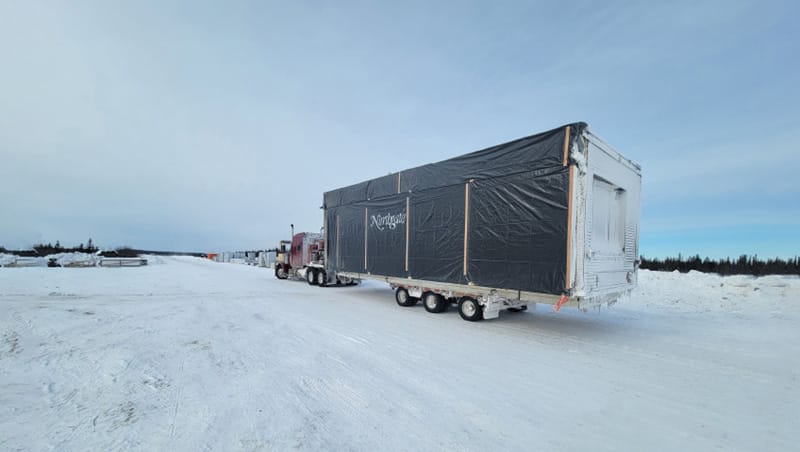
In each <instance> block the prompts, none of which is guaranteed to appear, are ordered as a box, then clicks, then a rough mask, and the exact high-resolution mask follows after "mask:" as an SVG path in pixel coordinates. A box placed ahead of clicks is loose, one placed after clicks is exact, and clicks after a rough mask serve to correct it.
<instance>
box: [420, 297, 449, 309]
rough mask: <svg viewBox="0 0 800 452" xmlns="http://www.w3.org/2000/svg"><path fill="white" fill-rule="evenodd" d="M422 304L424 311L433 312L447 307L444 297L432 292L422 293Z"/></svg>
mask: <svg viewBox="0 0 800 452" xmlns="http://www.w3.org/2000/svg"><path fill="white" fill-rule="evenodd" d="M422 305H423V306H425V310H426V311H428V312H431V313H434V314H438V313H440V312H443V311H444V310H445V309H446V308H447V303H446V302H445V300H444V297H443V296H441V295H439V294H438V293H433V292H426V293H425V294H424V295H422Z"/></svg>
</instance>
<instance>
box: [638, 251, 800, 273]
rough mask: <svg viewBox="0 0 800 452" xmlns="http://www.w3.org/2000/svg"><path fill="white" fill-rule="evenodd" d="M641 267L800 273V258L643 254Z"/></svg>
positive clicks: (711, 271)
mask: <svg viewBox="0 0 800 452" xmlns="http://www.w3.org/2000/svg"><path fill="white" fill-rule="evenodd" d="M639 268H642V269H645V270H656V271H668V272H671V271H675V270H678V271H679V272H681V273H686V272H689V271H690V270H697V271H699V272H703V273H718V274H720V275H755V276H761V275H800V258H798V257H797V256H795V257H793V258H789V259H786V260H784V259H781V258H774V259H767V260H763V259H759V258H758V256H747V255H744V254H743V255H741V256H739V258H738V259H735V260H731V259H730V258H729V257H726V258H725V259H716V260H712V259H709V258H708V257H706V258H705V259H701V258H700V255H699V254H698V255H695V256H692V257H689V258H684V257H683V256H681V255H680V254H678V257H677V258H675V257H668V258H666V259H657V258H656V259H648V258H646V257H644V256H641V264H640V265H639Z"/></svg>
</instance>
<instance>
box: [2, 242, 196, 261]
mask: <svg viewBox="0 0 800 452" xmlns="http://www.w3.org/2000/svg"><path fill="white" fill-rule="evenodd" d="M98 251H99V248H97V246H95V244H94V242H93V241H92V239H89V240H88V241H87V242H86V244H83V243H81V244H78V246H72V247H64V246H62V245H61V242H60V241H59V240H56V243H55V244H53V243H40V244H38V245H34V246H33V247H32V249H29V250H9V249H6V248H4V247H2V246H0V253H8V254H14V255H16V256H22V257H44V256H49V255H51V254H59V253H97V252H98ZM99 254H100V255H101V256H103V257H139V256H140V255H142V254H153V255H161V256H196V257H206V256H207V254H206V253H192V252H180V251H147V250H139V249H135V248H131V247H129V246H123V247H119V248H116V249H113V250H104V251H101V252H100V253H99Z"/></svg>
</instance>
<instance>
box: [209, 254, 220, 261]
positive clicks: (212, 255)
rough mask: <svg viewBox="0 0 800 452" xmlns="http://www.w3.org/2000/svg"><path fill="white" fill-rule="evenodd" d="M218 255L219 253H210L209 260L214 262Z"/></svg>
mask: <svg viewBox="0 0 800 452" xmlns="http://www.w3.org/2000/svg"><path fill="white" fill-rule="evenodd" d="M217 254H218V253H208V258H209V259H211V260H212V261H213V260H214V259H215V258H216V257H217Z"/></svg>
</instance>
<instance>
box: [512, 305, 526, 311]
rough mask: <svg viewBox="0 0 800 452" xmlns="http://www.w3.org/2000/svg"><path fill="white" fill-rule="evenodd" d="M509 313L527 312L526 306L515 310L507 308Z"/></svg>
mask: <svg viewBox="0 0 800 452" xmlns="http://www.w3.org/2000/svg"><path fill="white" fill-rule="evenodd" d="M508 310H509V312H522V311H527V310H528V305H522V306H519V307H516V308H508Z"/></svg>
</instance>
